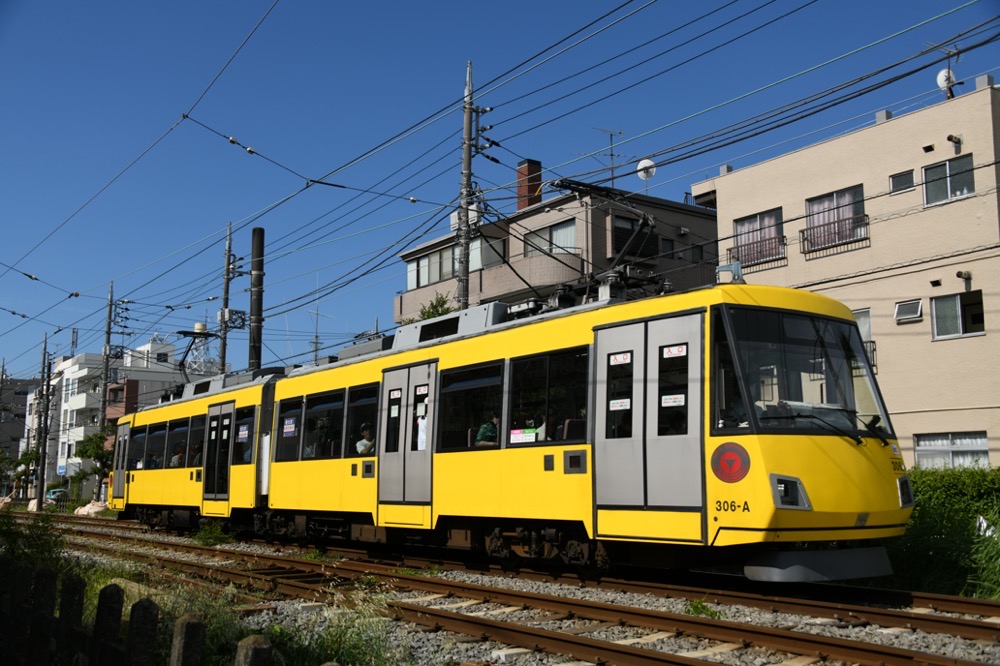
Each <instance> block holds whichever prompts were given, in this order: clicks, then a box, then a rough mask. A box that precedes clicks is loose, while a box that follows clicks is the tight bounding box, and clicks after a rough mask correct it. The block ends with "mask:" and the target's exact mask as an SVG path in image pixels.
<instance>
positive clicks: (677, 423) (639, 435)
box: [594, 314, 704, 509]
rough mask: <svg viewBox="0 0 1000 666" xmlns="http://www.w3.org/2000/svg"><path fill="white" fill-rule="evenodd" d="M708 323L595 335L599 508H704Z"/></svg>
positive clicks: (648, 325) (693, 320)
mask: <svg viewBox="0 0 1000 666" xmlns="http://www.w3.org/2000/svg"><path fill="white" fill-rule="evenodd" d="M703 319H704V317H703V315H702V314H692V315H684V316H681V317H673V318H670V319H660V320H656V321H648V322H641V323H635V324H628V325H624V326H614V327H608V328H602V329H599V330H597V332H596V334H597V345H596V348H597V387H596V395H597V402H596V415H595V416H596V418H595V422H596V432H595V434H594V475H595V477H596V491H597V504H598V506H599V507H609V508H613V507H622V508H625V507H629V508H647V507H648V508H654V507H655V508H678V509H693V508H701V507H702V506H703V504H704V500H703V497H704V493H703V490H702V485H703V484H702V469H701V467H702V460H703V456H702V423H703V421H704V419H703V418H702V395H703V391H702V368H703V367H704V362H703V354H702V340H703V337H704V332H703Z"/></svg>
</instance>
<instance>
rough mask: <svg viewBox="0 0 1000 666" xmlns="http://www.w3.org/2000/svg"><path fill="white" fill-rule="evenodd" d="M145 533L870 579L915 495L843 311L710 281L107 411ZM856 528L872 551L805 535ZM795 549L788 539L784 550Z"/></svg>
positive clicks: (777, 292) (446, 333) (825, 301)
mask: <svg viewBox="0 0 1000 666" xmlns="http://www.w3.org/2000/svg"><path fill="white" fill-rule="evenodd" d="M110 487H111V497H110V502H109V504H110V506H111V507H112V508H115V509H119V510H122V511H123V513H122V515H123V516H131V517H136V518H138V519H140V520H143V521H146V522H148V523H150V524H153V525H171V526H195V525H197V524H198V523H199V522H200V521H201V520H204V519H206V518H220V519H226V520H227V521H229V522H230V523H231V524H232V525H233V526H234V527H239V528H241V529H247V530H253V531H255V532H257V533H260V534H270V535H285V536H292V537H329V538H343V539H353V540H356V541H361V542H382V543H394V542H404V541H405V542H421V543H426V544H433V545H440V546H447V547H451V548H464V549H474V550H482V551H485V552H487V553H489V554H490V555H492V556H496V557H510V556H512V555H517V556H522V557H541V558H545V557H560V558H562V559H563V560H565V561H567V562H570V563H579V564H583V563H597V564H605V563H607V562H608V561H609V560H610V561H611V562H625V563H637V564H638V563H641V564H646V565H648V564H661V565H671V566H674V565H677V564H680V565H683V564H684V563H685V562H688V561H692V560H693V561H705V560H706V559H707V558H717V559H729V560H733V559H738V560H740V561H742V562H743V563H745V565H746V567H745V572H746V573H747V575H749V576H751V577H754V578H760V579H766V580H802V579H833V578H846V577H857V576H865V575H876V574H880V573H886V572H887V571H886V567H887V564H888V563H887V562H886V560H885V555H884V551H882V550H881V549H880V548H878V547H867V546H868V545H869V543H868V542H871V541H873V540H877V539H881V538H885V537H892V536H895V535H899V534H901V533H902V531H903V529H904V527H905V525H906V522H907V519H908V517H909V514H910V511H911V510H912V504H913V499H912V493H911V490H910V486H909V480H908V478H907V476H906V472H905V467H904V465H903V460H902V457H901V455H900V451H899V446H898V444H897V442H896V439H895V436H894V434H893V431H892V427H891V423H890V421H889V416H888V413H887V411H886V409H885V406H884V405H883V403H882V399H881V397H880V394H879V391H878V387H877V385H876V382H875V377H874V375H873V373H872V369H871V366H870V363H869V361H868V359H867V356H866V354H865V350H864V346H863V343H862V340H861V337H860V335H859V333H858V330H857V327H856V325H855V324H854V321H853V318H852V315H851V313H850V311H849V310H848V309H847V308H846V307H845V306H844V305H842V304H840V303H838V302H836V301H834V300H831V299H829V298H827V297H825V296H821V295H817V294H813V293H809V292H804V291H798V290H792V289H784V288H777V287H764V286H751V285H743V284H727V285H717V286H715V287H712V288H706V289H699V290H694V291H690V292H685V293H677V294H670V295H665V296H658V297H654V298H648V299H643V300H636V301H627V302H611V301H608V302H599V303H592V304H587V305H581V306H576V307H573V308H568V309H563V310H554V311H551V312H547V313H544V314H540V315H537V316H534V317H530V318H523V319H516V318H512V317H511V313H510V312H509V310H508V308H507V306H505V305H504V304H500V303H492V304H488V305H484V306H480V307H477V308H472V309H469V310H465V311H462V312H457V313H452V314H450V315H445V316H443V317H439V318H436V319H433V320H428V321H423V322H418V323H415V324H410V325H406V326H403V327H401V328H399V329H398V330H397V331H396V333H395V335H394V336H392V337H386V338H381V339H378V340H374V341H371V342H369V343H363V344H361V345H357V346H355V347H351V348H348V349H345V350H344V352H343V353H342V354H341V356H340V358H339V359H338V360H337V361H336V362H334V363H331V364H328V365H323V366H319V367H310V368H297V369H293V370H290V371H287V372H284V371H264V372H257V373H254V374H249V375H245V376H239V375H230V376H220V377H215V378H211V379H208V380H205V381H202V382H198V383H193V384H189V385H187V386H186V387H185V391H184V396H183V397H182V398H181V399H179V400H176V401H174V402H170V403H166V404H162V405H157V406H154V407H148V408H145V409H142V410H140V411H138V412H136V413H133V414H129V415H127V416H125V417H123V418H122V419H121V420H120V421H119V426H118V438H117V447H116V453H115V460H114V471H113V475H112V480H111V484H110ZM829 542H837V544H838V545H841V546H842V545H844V544H846V543H849V542H852V543H857V544H859V545H863V546H866V547H861V548H847V549H844V548H840V549H837V550H834V551H830V550H828V549H825V548H808V547H803V544H818V545H822V546H824V547H825V546H826V544H828V543H829ZM793 546H794V547H793Z"/></svg>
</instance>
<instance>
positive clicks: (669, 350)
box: [663, 345, 688, 358]
mask: <svg viewBox="0 0 1000 666" xmlns="http://www.w3.org/2000/svg"><path fill="white" fill-rule="evenodd" d="M687 355H688V346H687V345H672V346H670V347H664V348H663V358H677V357H678V356H687Z"/></svg>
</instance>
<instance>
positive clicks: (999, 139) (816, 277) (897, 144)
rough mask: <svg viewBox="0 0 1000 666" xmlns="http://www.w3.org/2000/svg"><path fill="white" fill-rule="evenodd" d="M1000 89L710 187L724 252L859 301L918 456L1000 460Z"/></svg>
mask: <svg viewBox="0 0 1000 666" xmlns="http://www.w3.org/2000/svg"><path fill="white" fill-rule="evenodd" d="M998 154H1000V90H998V89H996V88H994V86H993V80H992V77H990V76H982V77H980V78H979V79H978V80H977V81H976V86H975V88H974V89H973V90H971V91H969V92H967V93H965V94H961V95H959V96H957V97H955V98H953V99H946V100H942V101H941V102H940V103H938V104H935V105H933V106H930V107H927V108H924V109H921V110H918V111H914V112H911V113H907V114H905V115H899V116H897V117H893V116H892V114H890V113H888V112H880V113H878V114H876V118H875V122H874V124H872V125H871V126H868V127H866V128H864V129H861V130H858V131H855V132H852V133H850V134H846V135H843V136H839V137H836V138H833V139H830V140H827V141H824V142H822V143H819V144H816V145H813V146H809V147H806V148H803V149H801V150H797V151H795V152H792V153H789V154H786V155H783V156H781V157H777V158H775V159H771V160H768V161H766V162H762V163H760V164H756V165H753V166H748V167H745V168H741V169H738V170H732V169H730V168H728V167H723V169H721V170H720V175H719V176H718V177H715V178H711V179H709V180H705V181H702V182H699V183H696V184H695V185H694V186H693V189H692V193H693V194H694V196H695V202H696V203H698V204H701V205H704V206H708V207H712V208H715V209H716V210H717V212H718V224H719V232H718V233H719V237H720V241H719V252H720V264H727V263H735V262H739V264H740V267H741V269H742V273H743V277H744V279H745V280H746V281H747V282H748V283H754V284H772V285H783V286H791V287H798V288H802V289H809V290H811V291H816V292H821V293H824V294H827V295H829V296H831V297H833V298H836V299H838V300H840V301H842V302H844V303H846V304H847V305H848V306H849V307H850V308H851V309H852V310H853V311H854V312H855V315H856V317H857V319H858V323H859V325H860V327H861V330H862V335H863V336H864V337H865V338H866V340H867V343H868V349H869V353H870V357H871V359H872V361H873V363H874V365H875V366H876V372H877V377H878V381H879V383H880V385H881V388H882V393H883V395H884V397H885V400H886V403H887V405H888V408H889V411H890V414H891V419H892V425H893V427H894V429H895V431H896V434H897V436H898V437H899V440H900V443H901V444H902V446H903V448H904V455H905V457H906V459H907V462H908V463H909V464H911V465H912V464H914V463H917V464H919V465H921V466H925V467H930V466H961V465H987V464H989V465H1000V332H998V331H1000V205H998V203H1000V202H998V192H997V181H998V173H1000V171H998V164H997V157H998Z"/></svg>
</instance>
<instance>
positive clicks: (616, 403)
mask: <svg viewBox="0 0 1000 666" xmlns="http://www.w3.org/2000/svg"><path fill="white" fill-rule="evenodd" d="M608 409H609V410H610V411H612V412H620V411H622V410H625V409H632V398H621V399H619V400H612V401H611V402H609V403H608Z"/></svg>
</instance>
